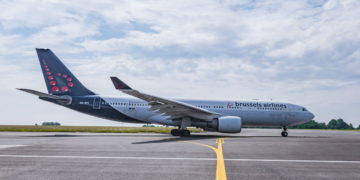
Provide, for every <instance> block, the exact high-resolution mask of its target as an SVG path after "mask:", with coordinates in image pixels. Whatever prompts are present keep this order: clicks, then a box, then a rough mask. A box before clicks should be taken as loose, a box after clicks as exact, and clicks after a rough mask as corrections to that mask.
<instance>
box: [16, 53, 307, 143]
mask: <svg viewBox="0 0 360 180" xmlns="http://www.w3.org/2000/svg"><path fill="white" fill-rule="evenodd" d="M36 52H37V55H38V58H39V62H40V66H41V70H42V73H43V76H44V79H45V84H46V87H47V91H48V93H43V92H39V91H35V90H31V89H24V88H18V90H21V91H24V92H27V93H30V94H34V95H37V96H38V97H39V99H41V100H44V101H48V102H51V103H54V104H57V105H60V106H63V107H67V108H70V109H72V110H75V111H78V112H82V113H85V114H89V115H92V116H96V117H100V118H104V119H108V120H113V121H119V122H126V123H140V124H161V125H166V126H175V127H178V128H176V129H172V130H171V134H172V135H173V136H184V137H185V136H190V131H189V130H188V127H197V128H202V129H203V130H205V131H217V132H221V133H240V132H241V128H242V127H243V126H262V127H263V126H271V127H282V129H283V131H282V132H281V136H283V137H287V136H288V132H287V127H288V126H293V125H298V124H302V123H305V122H308V121H310V120H312V119H313V118H314V114H313V113H311V112H310V111H308V110H307V109H306V108H305V107H303V106H300V105H295V104H290V103H282V102H272V101H270V102H265V101H238V100H227V101H215V100H187V99H168V98H163V97H158V96H154V95H150V94H146V93H143V92H140V91H138V90H135V89H133V88H131V87H130V86H128V85H127V84H125V83H124V82H123V81H121V80H120V79H118V78H117V77H110V78H111V80H112V83H113V84H114V86H115V88H116V89H117V90H119V91H121V92H122V93H125V94H128V95H130V96H133V97H134V98H124V97H121V98H119V97H110V96H103V95H99V94H96V93H94V92H93V91H91V90H89V89H87V88H86V87H85V86H84V85H83V84H82V83H81V82H80V81H79V80H78V79H77V78H76V77H75V75H74V74H73V73H72V72H71V71H70V70H69V69H68V68H67V67H66V66H65V65H64V64H63V63H62V62H61V61H60V59H59V58H58V57H57V56H56V55H55V54H54V53H53V52H52V51H51V50H50V49H43V48H36Z"/></svg>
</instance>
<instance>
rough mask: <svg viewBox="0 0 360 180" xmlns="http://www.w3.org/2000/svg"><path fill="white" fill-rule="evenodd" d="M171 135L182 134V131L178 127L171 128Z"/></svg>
mask: <svg viewBox="0 0 360 180" xmlns="http://www.w3.org/2000/svg"><path fill="white" fill-rule="evenodd" d="M171 135H173V136H180V131H179V130H178V129H172V130H171Z"/></svg>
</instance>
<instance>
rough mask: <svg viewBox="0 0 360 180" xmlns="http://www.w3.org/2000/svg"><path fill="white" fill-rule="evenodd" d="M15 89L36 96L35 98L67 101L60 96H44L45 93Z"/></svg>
mask: <svg viewBox="0 0 360 180" xmlns="http://www.w3.org/2000/svg"><path fill="white" fill-rule="evenodd" d="M16 89H18V90H20V91H24V92H27V93H30V94H34V95H37V96H39V97H42V98H49V99H55V100H63V101H68V100H69V98H66V97H61V96H56V95H51V94H46V93H43V92H39V91H35V90H31V89H22V88H16Z"/></svg>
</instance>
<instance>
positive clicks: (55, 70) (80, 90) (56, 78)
mask: <svg viewBox="0 0 360 180" xmlns="http://www.w3.org/2000/svg"><path fill="white" fill-rule="evenodd" d="M36 52H37V54H38V57H39V61H40V66H41V70H42V72H43V75H44V79H45V84H46V87H47V89H48V92H49V93H50V94H54V95H70V96H85V95H94V94H95V93H93V92H92V91H90V90H88V89H87V88H86V87H85V86H84V85H82V84H81V82H80V81H79V80H78V79H77V78H76V77H75V76H74V75H73V74H72V73H71V71H70V70H69V69H68V68H66V66H65V65H64V64H63V63H62V62H61V61H60V59H59V58H58V57H56V55H55V54H54V53H53V52H52V51H51V50H50V49H40V48H37V49H36Z"/></svg>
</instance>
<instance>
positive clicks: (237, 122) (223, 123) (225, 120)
mask: <svg viewBox="0 0 360 180" xmlns="http://www.w3.org/2000/svg"><path fill="white" fill-rule="evenodd" d="M241 124H242V122H241V118H240V117H237V116H223V117H219V119H218V128H217V130H218V131H219V132H223V133H239V132H240V131H241Z"/></svg>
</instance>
